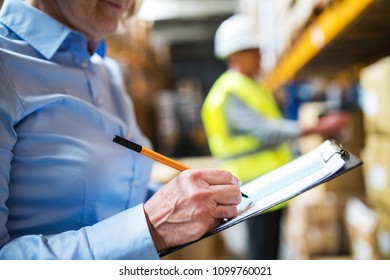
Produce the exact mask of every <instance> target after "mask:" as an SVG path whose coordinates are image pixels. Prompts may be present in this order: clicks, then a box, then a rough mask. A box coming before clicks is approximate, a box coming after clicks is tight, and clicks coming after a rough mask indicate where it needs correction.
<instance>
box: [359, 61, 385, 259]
mask: <svg viewBox="0 0 390 280" xmlns="http://www.w3.org/2000/svg"><path fill="white" fill-rule="evenodd" d="M360 83H361V88H362V96H363V111H364V124H365V126H364V128H365V132H366V145H365V149H364V153H363V160H364V166H363V170H364V175H365V176H364V177H365V183H366V192H367V203H368V205H369V206H370V207H371V208H372V209H373V210H374V211H375V212H376V213H377V215H378V228H377V231H376V234H375V235H376V241H377V246H378V254H379V258H384V259H390V121H389V120H390V109H389V105H390V57H385V58H382V59H380V60H379V61H377V62H376V63H374V64H372V65H369V66H367V67H366V68H364V69H363V70H362V71H361V73H360Z"/></svg>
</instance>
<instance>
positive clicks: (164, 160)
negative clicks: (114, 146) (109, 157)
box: [113, 135, 248, 198]
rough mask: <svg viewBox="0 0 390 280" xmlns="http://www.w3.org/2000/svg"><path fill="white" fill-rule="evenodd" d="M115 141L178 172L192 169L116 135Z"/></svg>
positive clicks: (246, 196)
mask: <svg viewBox="0 0 390 280" xmlns="http://www.w3.org/2000/svg"><path fill="white" fill-rule="evenodd" d="M113 141H114V142H115V143H118V144H120V145H122V146H125V147H126V148H129V149H130V150H133V151H135V152H137V153H140V154H142V155H144V156H147V157H149V158H151V159H154V160H155V161H158V162H160V163H163V164H165V165H168V166H170V167H172V168H174V169H176V170H178V171H184V170H186V169H190V167H188V166H187V165H185V164H183V163H180V162H178V161H175V160H173V159H171V158H168V157H166V156H164V155H162V154H159V153H157V152H155V151H152V150H150V149H148V148H145V147H142V146H141V145H139V144H137V143H134V142H132V141H130V140H127V139H125V138H123V137H121V136H119V135H115V136H114V139H113ZM241 195H242V196H243V197H245V198H248V195H246V194H244V193H241Z"/></svg>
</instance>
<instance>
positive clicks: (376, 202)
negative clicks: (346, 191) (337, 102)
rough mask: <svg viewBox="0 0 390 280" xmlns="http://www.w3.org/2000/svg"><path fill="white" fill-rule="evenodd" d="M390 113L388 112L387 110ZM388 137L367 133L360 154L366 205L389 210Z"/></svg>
mask: <svg viewBox="0 0 390 280" xmlns="http://www.w3.org/2000/svg"><path fill="white" fill-rule="evenodd" d="M389 111H390V110H389ZM389 155H390V136H388V135H382V134H373V133H368V134H367V136H366V146H365V148H364V151H363V153H362V159H363V161H364V164H363V166H362V167H363V172H364V180H365V188H366V194H367V199H368V203H369V205H370V206H371V207H373V208H374V209H377V208H384V209H389V210H390V157H389Z"/></svg>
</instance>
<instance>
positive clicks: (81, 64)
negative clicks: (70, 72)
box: [80, 59, 88, 69]
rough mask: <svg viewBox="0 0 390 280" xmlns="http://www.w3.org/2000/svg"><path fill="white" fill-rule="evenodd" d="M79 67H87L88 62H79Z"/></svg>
mask: <svg viewBox="0 0 390 280" xmlns="http://www.w3.org/2000/svg"><path fill="white" fill-rule="evenodd" d="M80 66H81V68H84V69H85V68H87V67H88V61H86V60H84V59H83V60H81V61H80Z"/></svg>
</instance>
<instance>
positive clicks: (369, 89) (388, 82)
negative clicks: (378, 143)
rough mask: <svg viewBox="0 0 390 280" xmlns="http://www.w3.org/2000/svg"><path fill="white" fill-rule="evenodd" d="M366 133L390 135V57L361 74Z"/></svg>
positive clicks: (362, 71) (368, 67)
mask: <svg viewBox="0 0 390 280" xmlns="http://www.w3.org/2000/svg"><path fill="white" fill-rule="evenodd" d="M360 84H361V88H362V93H363V95H362V97H363V111H364V123H365V130H366V132H370V133H385V134H389V135H390V122H389V120H390V110H389V104H390V57H385V58H383V59H381V60H379V61H378V62H376V63H374V64H372V65H370V66H367V67H366V68H364V69H363V70H361V72H360Z"/></svg>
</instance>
